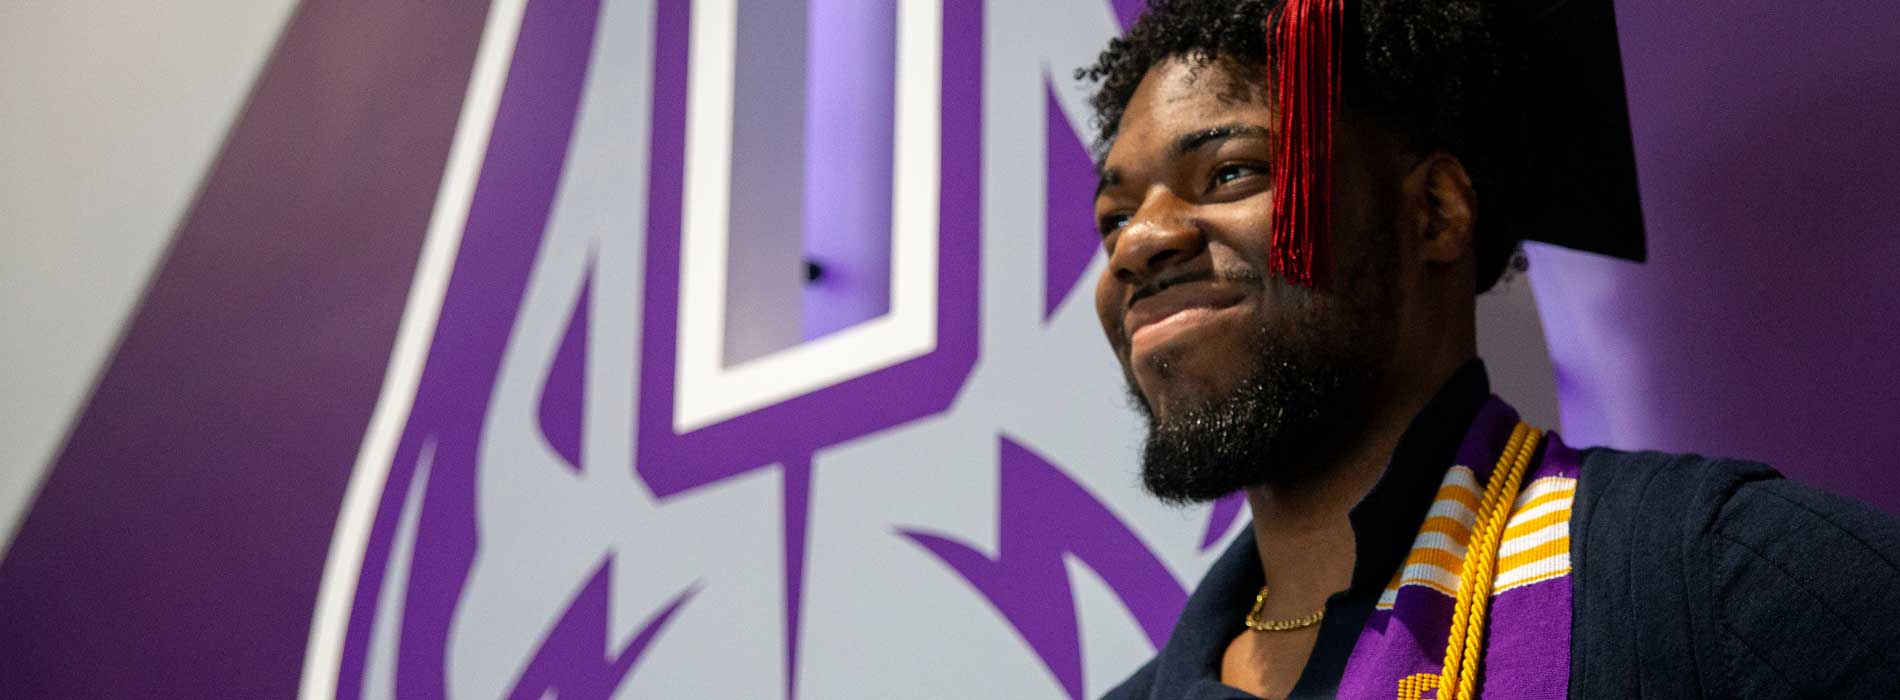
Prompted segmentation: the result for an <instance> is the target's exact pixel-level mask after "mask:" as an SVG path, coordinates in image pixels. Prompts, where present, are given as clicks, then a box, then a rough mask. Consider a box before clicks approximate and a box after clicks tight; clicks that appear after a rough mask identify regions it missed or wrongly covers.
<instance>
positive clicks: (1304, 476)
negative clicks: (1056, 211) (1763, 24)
mask: <svg viewBox="0 0 1900 700" xmlns="http://www.w3.org/2000/svg"><path fill="white" fill-rule="evenodd" d="M1080 75H1081V76H1082V77H1084V78H1087V79H1091V80H1094V81H1096V82H1097V83H1098V85H1099V88H1098V93H1097V95H1096V97H1095V101H1094V106H1095V108H1096V110H1097V112H1098V119H1099V124H1100V126H1101V133H1100V134H1099V140H1098V146H1099V149H1100V153H1101V162H1100V165H1101V185H1100V189H1099V190H1098V193H1097V195H1096V200H1095V211H1096V215H1097V219H1098V223H1099V226H1100V230H1101V234H1102V244H1103V246H1104V247H1105V248H1106V250H1107V252H1108V255H1109V263H1108V265H1107V266H1106V267H1105V269H1104V270H1103V273H1102V276H1101V278H1100V279H1099V280H1098V282H1097V287H1096V307H1097V310H1098V312H1099V314H1100V316H1101V322H1102V328H1103V330H1104V332H1105V333H1106V335H1107V338H1108V341H1109V345H1110V347H1111V348H1112V349H1113V351H1114V352H1115V354H1116V356H1117V358H1119V359H1120V361H1121V364H1122V367H1123V370H1124V372H1125V374H1126V379H1127V382H1128V385H1129V388H1130V391H1131V393H1132V395H1133V398H1134V403H1135V404H1136V405H1137V406H1139V407H1140V408H1141V409H1142V410H1143V411H1145V412H1146V414H1147V415H1148V417H1149V419H1150V433H1149V436H1148V439H1147V441H1146V445H1145V447H1144V454H1143V469H1142V477H1143V480H1144V482H1145V485H1146V486H1147V488H1148V489H1149V490H1150V491H1151V492H1152V493H1153V494H1154V495H1155V496H1157V497H1159V498H1161V499H1164V500H1167V501H1171V502H1177V503H1193V502H1201V501H1207V500H1212V499H1216V498H1219V497H1222V496H1225V495H1227V494H1230V493H1233V492H1235V491H1244V492H1245V493H1246V496H1247V500H1248V503H1249V504H1250V506H1251V508H1252V512H1253V521H1252V526H1251V528H1249V530H1248V531H1247V532H1246V533H1245V534H1243V536H1241V537H1239V538H1238V539H1237V540H1236V541H1235V542H1234V543H1233V545H1232V546H1231V547H1230V548H1229V549H1228V551H1227V552H1226V553H1225V554H1224V555H1223V556H1222V557H1221V558H1220V559H1219V560H1218V561H1217V562H1216V563H1215V565H1214V566H1213V568H1212V570H1211V571H1210V572H1209V573H1208V574H1207V577H1206V578H1205V579H1204V580H1203V581H1202V582H1201V583H1200V585H1199V586H1197V588H1196V590H1195V592H1194V594H1193V596H1192V597H1191V598H1190V600H1189V602H1188V604H1187V607H1186V610H1185V611H1184V612H1183V613H1182V616H1181V620H1180V622H1179V624H1178V625H1177V627H1176V628H1175V631H1174V633H1173V635H1172V636H1171V638H1170V640H1169V641H1168V643H1167V645H1166V646H1165V647H1164V648H1163V649H1161V650H1160V651H1159V653H1158V654H1157V656H1156V658H1155V659H1154V660H1153V661H1151V662H1149V663H1148V664H1147V665H1145V666H1143V667H1142V668H1141V669H1140V670H1138V671H1137V672H1136V673H1135V674H1134V675H1133V676H1132V677H1131V678H1129V679H1128V680H1127V681H1126V682H1125V683H1124V684H1123V685H1122V686H1121V687H1119V688H1117V689H1116V690H1114V691H1113V692H1111V693H1110V694H1109V697H1111V698H1167V699H1169V700H1173V699H1177V698H1238V697H1267V698H1333V697H1339V698H1426V697H1434V698H1439V699H1440V700H1443V699H1446V698H1460V699H1463V698H1475V697H1491V698H1561V697H1601V698H1607V697H1652V698H1686V697H1711V698H1713V697H1740V696H1769V697H1875V696H1879V697H1890V696H1892V694H1893V693H1894V692H1895V691H1894V689H1895V688H1900V673H1897V672H1896V669H1900V652H1896V651H1895V650H1896V649H1900V604H1896V603H1895V601H1897V600H1900V566H1897V565H1896V562H1900V526H1896V524H1895V522H1894V521H1892V520H1891V519H1889V518H1887V517H1886V516H1884V515H1881V514H1879V513H1877V512H1874V511H1872V510H1870V509H1867V508H1865V507H1863V506H1860V505H1858V504H1855V503H1852V502H1849V501H1845V500H1842V499H1838V498H1835V497H1832V496H1829V495H1826V494H1821V493H1817V492H1814V491H1812V490H1809V489H1806V488H1803V487H1801V486H1799V485H1796V484H1793V483H1790V482H1788V481H1786V480H1783V479H1781V478H1780V477H1779V476H1778V475H1776V474H1775V473H1774V471H1773V470H1772V469H1770V468H1768V467H1766V466H1763V465H1759V464H1754V463H1748V462H1738V461H1729V460H1715V459H1706V458H1701V457H1696V456H1686V455H1666V454H1659V453H1625V452H1617V451H1612V450H1604V449H1586V450H1581V451H1579V450H1576V449H1572V448H1570V447H1567V446H1565V445H1564V444H1563V442H1562V441H1561V440H1560V439H1559V438H1558V437H1557V436H1556V435H1555V434H1551V433H1545V432H1542V431H1540V430H1538V429H1536V428H1534V427H1531V426H1528V425H1525V424H1523V423H1522V422H1520V421H1519V420H1518V418H1517V415H1516V413H1515V412H1514V411H1512V410H1511V408H1510V407H1509V406H1508V405H1506V404H1504V403H1503V402H1502V401H1501V400H1499V399H1498V398H1496V397H1494V396H1491V395H1490V392H1489V389H1488V385H1487V381H1486V378H1485V372H1484V368H1483V365H1482V364H1481V363H1480V362H1479V360H1478V359H1477V353H1476V340H1475V337H1476V333H1475V320H1474V309H1475V303H1476V301H1475V297H1476V295H1477V294H1479V293H1481V292H1483V291H1485V290H1486V289H1488V288H1489V287H1491V286H1492V285H1493V284H1495V283H1496V282H1497V280H1498V279H1499V278H1500V276H1501V275H1502V274H1503V273H1504V271H1505V270H1506V268H1507V267H1509V265H1510V261H1511V260H1512V259H1513V257H1514V251H1515V250H1516V247H1517V245H1518V242H1519V241H1520V240H1523V239H1533V240H1543V241H1548V242H1552V243H1557V244H1560V245H1567V246H1570V247H1574V248H1580V249H1584V250H1590V251H1595V252H1600V253H1606V254H1612V255H1618V256H1621V257H1629V258H1635V259H1640V258H1641V257H1642V222H1641V218H1640V217H1641V213H1640V208H1639V207H1638V206H1637V203H1636V195H1635V173H1634V156H1633V153H1632V149H1631V146H1630V143H1629V127H1628V117H1627V114H1626V111H1627V110H1626V107H1625V104H1624V101H1623V99H1624V98H1623V94H1622V75H1621V66H1620V63H1619V57H1618V51H1617V47H1616V36H1615V22H1614V17H1613V16H1612V14H1611V8H1610V4H1609V1H1608V0H1571V1H1567V2H1566V1H1565V0H1540V1H1532V0H1513V1H1510V2H1505V1H1503V0H1493V1H1480V0H1438V1H1428V0H1364V1H1363V2H1343V3H1342V2H1341V0H1292V2H1291V3H1290V6H1287V7H1282V6H1281V5H1280V3H1277V2H1264V1H1254V2H1246V1H1243V2H1232V1H1231V0H1230V1H1226V2H1220V1H1194V0H1178V1H1169V0H1155V1H1153V2H1151V3H1150V7H1149V9H1148V12H1147V13H1146V14H1144V15H1143V16H1142V17H1141V18H1140V19H1139V20H1138V21H1137V22H1136V23H1135V25H1134V26H1133V27H1132V28H1131V29H1130V30H1129V33H1128V35H1127V36H1126V37H1123V38H1121V39H1117V40H1115V41H1114V42H1113V43H1111V44H1110V45H1109V47H1108V49H1107V50H1106V51H1104V52H1103V53H1102V56H1101V58H1100V60H1099V61H1098V63H1097V64H1096V65H1095V66H1093V67H1091V68H1088V69H1085V70H1083V71H1081V73H1080Z"/></svg>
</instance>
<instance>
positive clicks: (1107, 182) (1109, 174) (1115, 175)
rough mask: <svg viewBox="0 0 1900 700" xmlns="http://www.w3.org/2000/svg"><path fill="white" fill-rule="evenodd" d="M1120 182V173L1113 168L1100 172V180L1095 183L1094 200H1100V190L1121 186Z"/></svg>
mask: <svg viewBox="0 0 1900 700" xmlns="http://www.w3.org/2000/svg"><path fill="white" fill-rule="evenodd" d="M1121 181H1122V174H1121V171H1119V170H1116V169H1114V168H1107V169H1104V170H1102V175H1101V178H1100V179H1097V180H1096V181H1095V199H1101V197H1102V190H1105V189H1108V188H1110V187H1114V186H1116V185H1119V184H1121Z"/></svg>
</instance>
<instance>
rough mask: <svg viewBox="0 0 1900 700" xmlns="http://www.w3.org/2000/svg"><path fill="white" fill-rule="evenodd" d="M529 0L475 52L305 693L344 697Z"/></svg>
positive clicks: (495, 18) (501, 4)
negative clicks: (375, 549) (401, 451)
mask: <svg viewBox="0 0 1900 700" xmlns="http://www.w3.org/2000/svg"><path fill="white" fill-rule="evenodd" d="M527 5H528V3H527V0H495V2H494V3H493V4H492V5H490V7H489V9H488V19H487V22H486V26H484V27H483V28H482V40H481V45H480V46H478V47H477V48H476V51H475V67H474V70H472V71H470V73H469V80H468V91H467V92H466V93H465V94H464V95H463V98H462V113H461V115H460V116H459V117H457V118H456V123H455V136H454V140H453V141H451V142H450V144H449V159H448V163H447V165H446V167H445V168H444V169H443V173H442V182H441V184H440V185H439V186H438V188H437V190H436V196H435V209H434V211H432V212H430V214H429V229H428V233H427V235H426V236H425V237H424V239H423V243H422V256H421V259H420V261H419V263H418V264H417V265H416V276H415V279H414V280H413V281H412V282H411V283H410V286H409V299H408V301H407V303H406V304H405V305H404V307H403V312H402V323H401V325H400V326H398V327H397V329H396V347H395V349H394V350H392V351H391V352H390V357H389V367H388V368H387V369H386V370H384V373H383V388H382V392H381V395H379V396H378V397H377V399H376V411H375V413H373V414H371V416H370V421H369V429H368V430H367V431H365V432H364V435H363V444H362V447H361V448H359V449H358V451H357V453H356V465H355V466H354V467H353V468H352V469H351V470H350V484H349V487H348V488H347V490H345V491H344V493H343V508H342V512H341V513H340V514H339V515H338V517H337V521H336V532H335V533H334V534H333V535H332V536H331V537H330V553H329V556H328V558H327V559H326V561H325V562H324V565H323V582H322V584H321V585H320V586H319V587H318V588H317V606H316V611H315V613H314V614H313V615H312V616H311V619H310V640H309V642H308V643H307V645H306V646H305V649H304V657H303V679H302V683H301V684H300V685H299V688H298V692H297V696H298V697H299V698H302V700H320V699H328V698H334V697H336V687H337V676H338V674H339V673H341V672H342V665H343V639H344V632H345V631H347V630H348V628H349V622H350V604H351V602H352V601H353V600H354V599H355V596H356V586H357V581H358V577H359V576H361V575H362V571H363V557H364V555H365V553H366V552H367V550H368V549H369V536H370V529H371V526H373V525H374V524H375V520H376V505H377V502H378V501H380V500H381V499H382V495H383V487H384V486H385V485H386V483H387V482H388V480H389V468H390V466H391V462H392V461H393V460H394V459H395V457H396V445H397V443H398V442H399V441H400V440H401V439H402V431H403V427H404V426H406V425H407V424H408V423H409V411H410V409H411V408H413V407H414V405H415V401H416V388H417V386H418V385H419V384H420V383H421V382H422V366H423V364H424V362H425V361H426V360H427V359H428V356H429V344H430V343H431V342H432V341H433V340H434V338H435V326H436V321H437V320H438V319H439V318H440V316H441V313H442V299H443V297H444V296H446V295H447V294H448V287H449V272H450V271H451V270H453V269H454V268H455V254H456V252H457V251H458V250H460V248H461V244H462V230H463V228H464V227H465V226H466V224H467V223H468V209H469V204H470V202H472V201H473V200H474V197H475V183H476V182H477V181H478V180H479V179H480V177H481V171H482V160H483V158H484V157H485V156H486V155H487V152H488V137H489V135H490V134H491V133H493V131H494V127H495V112H496V110H497V109H499V108H500V106H501V92H502V86H503V85H505V84H507V82H508V66H509V64H510V63H512V62H513V60H514V54H515V38H516V37H517V36H519V35H520V33H521V18H522V14H523V12H524V11H525V10H526V9H527Z"/></svg>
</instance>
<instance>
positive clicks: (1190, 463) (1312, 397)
mask: <svg viewBox="0 0 1900 700" xmlns="http://www.w3.org/2000/svg"><path fill="white" fill-rule="evenodd" d="M1361 279H1365V280H1367V281H1372V280H1381V281H1383V280H1382V278H1381V276H1371V277H1370V278H1361ZM1384 279H1389V278H1384ZM1353 291H1354V292H1356V293H1355V294H1352V295H1351V298H1354V299H1357V300H1361V303H1350V302H1348V303H1345V304H1327V305H1326V306H1334V307H1335V308H1331V309H1319V308H1312V307H1309V308H1308V312H1309V313H1306V314H1303V315H1302V319H1301V321H1300V322H1299V323H1297V324H1295V325H1296V328H1295V329H1294V331H1293V332H1290V333H1274V332H1271V331H1270V330H1269V329H1268V328H1267V327H1265V326H1264V325H1263V326H1257V327H1256V330H1255V333H1254V337H1253V338H1252V339H1251V341H1250V344H1251V345H1252V346H1253V348H1254V352H1253V353H1252V360H1253V362H1252V367H1251V368H1250V369H1249V370H1248V372H1247V374H1246V375H1245V376H1244V377H1243V378H1242V379H1241V380H1240V381H1239V382H1238V383H1237V384H1236V385H1235V386H1234V387H1233V388H1232V389H1231V390H1230V391H1228V392H1227V393H1226V394H1224V395H1222V396H1218V397H1215V398H1213V399H1210V400H1208V401H1206V402H1204V403H1201V404H1199V405H1193V406H1186V407H1183V408H1182V409H1180V410H1173V411H1169V415H1168V416H1166V417H1165V418H1161V419H1157V418H1156V417H1155V415H1154V412H1153V410H1152V409H1151V408H1150V407H1149V405H1148V403H1147V402H1146V401H1145V400H1144V399H1143V398H1142V396H1141V393H1140V390H1139V389H1138V388H1137V387H1136V386H1135V385H1134V382H1133V377H1132V375H1130V381H1129V392H1130V394H1131V398H1132V400H1133V403H1134V404H1135V405H1136V407H1137V408H1139V409H1141V411H1142V412H1143V413H1144V414H1145V415H1146V416H1147V418H1148V436H1147V439H1146V440H1145V441H1144V443H1143V445H1142V464H1141V478H1142V484H1143V486H1144V487H1145V488H1146V489H1147V490H1148V492H1149V493H1151V494H1153V495H1154V496H1155V497H1157V498H1160V499H1161V500H1163V501H1165V502H1169V503H1173V504H1177V505H1186V504H1191V503H1199V502H1205V501H1212V500H1215V499H1218V498H1221V497H1223V496H1226V495H1227V494H1230V493H1233V492H1235V491H1239V490H1241V489H1245V488H1249V487H1254V486H1261V485H1267V484H1275V483H1297V482H1299V481H1303V480H1307V479H1309V478H1311V477H1312V476H1313V475H1314V473H1315V472H1314V470H1313V466H1314V465H1315V464H1317V463H1320V462H1323V461H1324V459H1325V457H1326V456H1327V454H1328V451H1329V450H1338V449H1340V448H1342V447H1343V446H1344V445H1343V444H1342V443H1343V441H1342V439H1341V438H1342V436H1349V435H1353V434H1356V433H1357V432H1358V431H1359V430H1361V429H1363V426H1364V425H1365V424H1366V420H1367V416H1368V414H1369V412H1370V408H1371V404H1372V400H1373V395H1374V392H1375V386H1376V385H1377V382H1378V381H1379V379H1380V378H1381V376H1382V375H1383V371H1384V369H1385V362H1386V361H1387V359H1386V358H1389V357H1390V356H1391V350H1392V348H1393V346H1394V345H1395V344H1396V342H1397V330H1396V323H1395V321H1394V314H1395V312H1396V309H1395V307H1394V305H1393V299H1392V291H1393V290H1392V289H1391V286H1390V283H1389V282H1383V283H1381V282H1372V283H1371V284H1369V285H1365V286H1364V287H1362V288H1361V289H1357V290H1353ZM1337 307H1345V308H1337Z"/></svg>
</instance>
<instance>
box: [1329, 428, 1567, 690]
mask: <svg viewBox="0 0 1900 700" xmlns="http://www.w3.org/2000/svg"><path fill="white" fill-rule="evenodd" d="M1517 421H1518V418H1517V412H1516V411H1515V410H1513V409H1512V408H1511V407H1510V406H1508V405H1506V404H1505V403H1504V402H1503V401H1501V400H1499V399H1498V398H1497V397H1495V396H1493V397H1491V398H1490V399H1489V400H1487V401H1486V402H1485V404H1484V406H1483V407H1482V408H1480V409H1479V410H1478V416H1477V418H1476V419H1475V420H1473V421H1472V425H1471V429H1470V430H1469V431H1468V432H1467V433H1466V434H1465V439H1464V442H1463V444H1461V445H1460V446H1459V448H1458V457H1457V461H1455V462H1453V466H1452V467H1451V468H1450V469H1449V470H1447V471H1446V473H1445V478H1444V479H1443V480H1442V481H1441V482H1440V483H1439V487H1438V494H1437V497H1436V499H1435V500H1434V501H1433V503H1432V507H1431V510H1430V511H1429V512H1428V513H1427V515H1426V517H1425V522H1424V523H1423V524H1421V525H1420V527H1419V531H1418V535H1417V537H1416V538H1414V539H1413V541H1412V549H1411V553H1410V554H1408V555H1407V556H1406V560H1405V565H1404V566H1402V567H1400V569H1399V571H1398V572H1396V573H1395V574H1394V575H1393V577H1392V582H1391V583H1390V584H1388V585H1387V586H1386V590H1385V594H1384V595H1383V596H1381V597H1380V599H1379V603H1378V607H1377V608H1375V609H1374V610H1373V612H1372V615H1371V617H1369V618H1367V620H1366V625H1365V628H1364V631H1362V632H1361V633H1360V635H1359V642H1358V644H1357V645H1356V646H1354V647H1353V651H1352V657H1351V658H1350V659H1349V660H1348V661H1347V663H1346V672H1345V676H1344V677H1343V678H1342V679H1341V680H1340V686H1339V696H1338V697H1339V698H1340V700H1375V699H1376V700H1393V699H1395V698H1396V699H1398V700H1423V698H1430V697H1439V695H1438V693H1437V692H1436V688H1437V687H1438V681H1439V673H1440V672H1441V670H1442V669H1441V666H1442V665H1443V662H1444V658H1445V638H1446V636H1447V634H1448V633H1449V631H1450V626H1451V619H1452V609H1453V605H1454V600H1455V596H1456V593H1457V590H1458V577H1459V572H1460V570H1461V568H1462V563H1463V559H1464V555H1465V542H1466V541H1467V539H1468V537H1469V535H1470V532H1471V527H1472V522H1473V520H1474V518H1475V517H1476V515H1475V513H1474V512H1473V511H1474V509H1475V508H1476V506H1477V504H1478V502H1479V499H1480V497H1481V496H1482V494H1483V493H1484V487H1485V483H1486V479H1488V478H1489V477H1490V476H1491V472H1492V470H1493V469H1494V468H1496V467H1497V464H1498V458H1499V455H1500V454H1501V453H1502V452H1503V451H1504V448H1505V443H1506V441H1507V440H1508V439H1509V438H1510V435H1511V431H1512V429H1513V428H1515V427H1516V425H1517ZM1578 464H1579V461H1578V455H1577V452H1576V451H1575V450H1572V449H1570V448H1568V447H1565V446H1564V444H1563V442H1562V441H1560V440H1559V439H1558V438H1557V435H1556V434H1555V433H1549V434H1546V435H1545V436H1544V440H1543V446H1542V452H1541V453H1540V454H1538V455H1536V457H1535V461H1533V462H1531V463H1530V465H1529V466H1528V467H1527V469H1526V471H1525V474H1524V476H1523V480H1522V484H1521V486H1520V489H1519V491H1518V496H1517V499H1516V501H1515V502H1514V503H1513V504H1512V507H1511V514H1510V516H1509V520H1508V521H1506V522H1507V525H1506V526H1505V531H1504V538H1503V541H1502V543H1501V545H1500V546H1499V549H1498V560H1497V571H1496V576H1495V578H1494V579H1493V581H1494V583H1493V587H1492V594H1491V606H1490V613H1489V619H1488V621H1487V623H1486V631H1485V637H1484V648H1483V652H1482V656H1481V657H1480V666H1479V669H1480V670H1479V674H1478V677H1477V683H1478V685H1477V690H1478V695H1479V697H1483V698H1513V699H1518V700H1536V699H1538V698H1552V699H1554V700H1561V699H1562V698H1564V697H1566V695H1567V693H1568V690H1569V683H1570V611H1571V607H1570V504H1571V501H1572V500H1573V499H1574V497H1575V495H1576V490H1577V467H1578Z"/></svg>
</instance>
